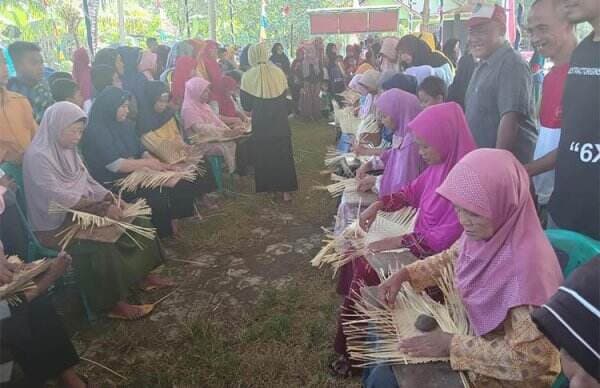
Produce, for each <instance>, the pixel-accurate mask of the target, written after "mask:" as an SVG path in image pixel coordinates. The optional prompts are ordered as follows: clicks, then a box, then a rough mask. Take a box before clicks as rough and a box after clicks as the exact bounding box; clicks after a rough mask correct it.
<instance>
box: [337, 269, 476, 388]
mask: <svg viewBox="0 0 600 388" xmlns="http://www.w3.org/2000/svg"><path fill="white" fill-rule="evenodd" d="M453 274H454V271H453V268H452V265H449V266H447V267H446V268H444V269H443V270H442V271H441V276H440V277H439V278H438V279H437V285H438V287H439V288H440V290H442V292H443V294H444V300H445V303H444V304H441V303H438V302H436V301H434V300H433V299H431V297H430V296H429V295H427V293H426V292H420V293H419V292H417V291H415V290H414V289H413V288H412V287H411V286H410V285H409V284H404V285H403V287H402V289H401V290H400V292H399V293H398V295H397V297H396V303H395V307H394V308H390V307H389V306H386V305H383V304H382V303H380V302H379V301H378V300H377V298H376V297H375V296H374V295H373V293H375V292H377V289H376V288H371V289H366V288H363V290H362V292H361V295H355V297H356V304H355V306H356V311H357V312H356V313H348V314H346V315H345V316H346V317H347V318H349V319H348V320H346V322H344V333H345V334H346V336H347V339H348V352H349V354H350V357H351V358H352V359H354V360H357V361H359V362H361V363H362V364H361V366H368V365H374V364H379V363H387V364H419V363H425V362H432V361H448V360H449V359H448V358H447V357H445V358H422V357H414V356H410V355H408V354H405V353H402V352H401V351H400V350H399V349H398V343H399V341H400V340H401V339H405V338H410V337H414V336H418V335H422V334H423V333H422V332H420V331H419V330H418V329H417V328H416V327H415V322H416V320H417V318H418V316H419V315H423V314H424V315H428V316H430V317H432V318H434V319H435V320H436V322H437V324H438V326H439V328H440V329H441V330H442V331H444V332H446V333H450V334H457V335H472V334H473V332H472V330H471V327H470V324H469V319H468V316H467V313H466V310H465V308H464V305H463V304H462V301H461V299H460V296H459V294H458V291H457V290H456V288H455V287H454V276H453ZM461 379H462V381H463V384H464V385H465V387H469V382H468V379H467V378H466V376H465V375H461Z"/></svg>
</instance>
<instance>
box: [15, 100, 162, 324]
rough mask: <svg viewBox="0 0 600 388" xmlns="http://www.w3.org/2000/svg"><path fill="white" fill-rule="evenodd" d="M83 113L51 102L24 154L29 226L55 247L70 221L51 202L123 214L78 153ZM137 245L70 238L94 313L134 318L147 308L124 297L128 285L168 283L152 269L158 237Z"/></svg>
mask: <svg viewBox="0 0 600 388" xmlns="http://www.w3.org/2000/svg"><path fill="white" fill-rule="evenodd" d="M85 121H86V117H85V113H84V112H83V110H81V109H80V108H79V107H77V106H76V105H74V104H72V103H69V102H59V103H56V104H54V105H53V106H51V107H50V108H49V109H48V110H47V111H46V113H45V114H44V118H43V120H42V123H41V125H40V129H39V131H38V133H37V134H36V136H35V138H34V139H33V142H32V144H31V146H30V147H29V149H28V150H27V152H26V153H25V158H24V163H23V175H24V180H25V194H26V198H27V210H28V214H29V219H30V222H31V225H32V228H33V230H34V231H35V232H36V234H37V236H38V238H39V239H40V241H41V242H42V243H43V244H44V245H46V246H48V247H52V248H55V247H57V246H58V241H57V240H58V239H57V238H56V236H57V234H58V233H60V232H61V231H62V230H63V228H64V227H66V226H68V225H69V222H68V219H67V217H66V214H65V213H62V214H54V213H50V214H49V213H48V209H49V207H50V206H51V204H52V203H56V204H59V205H62V206H65V207H68V208H73V209H78V210H82V211H86V212H89V213H93V214H97V215H101V216H108V217H110V218H113V219H119V218H120V217H121V208H120V207H119V206H118V204H117V203H116V202H115V200H114V197H113V195H112V194H111V193H110V192H109V191H108V190H106V189H105V188H104V187H102V186H101V185H100V184H99V183H97V182H96V181H95V180H94V179H93V178H92V177H91V176H90V174H89V173H88V171H87V169H86V167H85V165H84V164H83V161H82V160H81V158H80V156H79V154H78V152H77V144H78V143H79V139H80V138H81V134H82V132H83V129H84V128H85ZM142 246H143V249H141V250H139V249H137V248H136V246H135V245H133V244H132V243H131V241H130V240H129V238H128V237H126V236H122V237H121V238H120V239H119V240H118V241H117V242H116V243H104V242H100V241H93V240H79V239H77V240H74V241H73V242H72V244H71V246H70V247H69V252H70V253H71V254H72V255H73V257H74V262H73V265H74V268H75V271H76V273H77V277H78V279H79V285H80V287H82V289H83V291H84V294H85V295H86V299H87V302H88V303H89V307H90V308H91V309H92V310H93V311H96V312H103V311H107V310H110V314H109V316H110V317H114V318H119V319H137V318H141V317H143V316H144V315H146V314H147V313H149V312H150V311H149V310H150V308H149V307H148V306H134V305H130V304H128V303H127V302H126V298H127V296H128V295H129V288H130V287H132V286H134V285H139V286H140V287H141V288H142V289H144V290H150V289H156V288H161V287H166V286H169V285H170V283H169V282H167V281H165V280H164V279H161V278H160V277H158V276H155V275H149V273H150V271H151V270H152V269H154V268H155V267H157V266H158V265H160V263H161V261H162V259H161V252H160V250H159V246H158V244H157V242H156V241H143V242H142Z"/></svg>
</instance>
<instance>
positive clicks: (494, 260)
mask: <svg viewBox="0 0 600 388" xmlns="http://www.w3.org/2000/svg"><path fill="white" fill-rule="evenodd" d="M429 109H432V108H429ZM438 193H439V194H440V195H441V196H443V197H444V198H446V199H447V200H448V201H450V202H452V204H453V205H454V208H455V209H456V213H457V214H458V218H459V220H460V223H461V225H462V226H463V227H464V231H465V232H464V234H463V235H462V237H461V238H460V240H459V241H458V242H457V243H456V244H454V246H453V247H452V248H450V249H448V250H446V251H444V252H442V253H440V254H438V255H435V256H431V257H428V258H426V259H424V260H421V261H418V262H415V263H413V264H411V265H408V266H406V267H404V268H403V269H401V270H400V271H399V272H397V273H396V274H395V275H394V276H392V277H391V278H390V279H388V280H387V281H386V282H385V283H383V284H382V285H381V286H379V296H380V298H381V300H382V301H385V302H386V303H387V304H388V305H390V306H393V305H394V304H395V300H396V295H397V294H398V291H399V290H400V288H401V287H402V285H403V283H405V282H409V283H410V284H411V285H412V286H413V288H415V289H416V290H417V291H418V290H422V289H424V288H425V287H428V286H432V285H434V284H435V280H436V279H437V278H438V277H440V276H441V274H442V271H443V270H444V269H445V268H447V265H448V264H450V263H453V264H454V284H455V287H456V289H457V291H458V294H459V296H460V299H461V301H462V303H463V305H464V306H465V309H466V312H467V316H468V318H469V323H470V325H471V328H472V329H473V331H474V334H473V335H453V334H450V333H445V332H443V331H435V332H432V333H428V334H424V335H421V336H417V337H412V338H406V339H403V340H401V341H400V344H399V347H400V349H401V350H402V351H403V352H405V353H407V354H409V355H410V356H414V357H425V358H432V357H449V358H450V366H451V367H452V369H453V370H455V371H463V372H466V373H467V375H468V378H469V380H470V382H471V383H472V386H475V387H482V388H483V387H549V386H551V384H552V382H553V381H554V379H555V377H556V375H557V374H558V372H559V371H560V364H559V354H558V351H557V350H556V349H555V348H554V347H553V345H552V343H551V342H550V341H549V340H548V339H547V338H545V337H544V335H543V334H542V333H541V332H540V331H539V330H538V329H537V327H536V326H535V324H534V323H533V321H532V319H531V316H530V312H531V311H532V310H533V308H534V307H539V306H541V305H542V304H544V303H545V302H546V301H547V300H548V299H549V298H550V296H552V294H553V293H554V292H555V291H556V289H557V288H558V287H559V286H560V285H561V283H562V274H561V271H560V267H559V265H558V259H557V258H556V254H555V253H554V250H553V249H552V247H551V246H550V243H549V242H548V240H547V239H546V237H545V236H544V232H543V230H542V227H541V226H540V223H539V220H538V218H537V215H536V211H535V206H534V204H533V201H532V198H531V193H530V191H529V177H528V175H527V172H526V171H525V169H524V168H523V166H522V165H521V164H520V163H519V162H518V161H517V159H515V157H514V156H513V155H512V154H511V153H510V152H507V151H504V150H492V149H480V150H476V151H473V152H471V153H470V154H468V155H467V156H465V157H464V158H463V159H462V160H461V161H460V162H459V163H458V164H457V165H456V166H455V167H454V168H453V169H452V171H451V172H450V174H449V175H448V177H447V178H446V180H445V182H444V183H443V184H442V186H441V187H440V188H439V189H438ZM365 386H366V387H368V388H370V387H377V388H386V387H397V386H398V384H397V383H396V379H395V378H394V375H393V372H392V370H391V368H390V367H389V366H385V367H384V366H381V367H377V368H375V369H374V370H373V372H372V373H371V374H370V375H369V376H368V377H367V378H366V381H365Z"/></svg>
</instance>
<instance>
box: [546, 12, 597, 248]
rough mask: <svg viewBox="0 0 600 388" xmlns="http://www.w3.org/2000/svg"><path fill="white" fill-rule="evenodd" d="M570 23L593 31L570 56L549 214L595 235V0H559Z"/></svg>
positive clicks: (561, 223)
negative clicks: (582, 24) (588, 24)
mask: <svg viewBox="0 0 600 388" xmlns="http://www.w3.org/2000/svg"><path fill="white" fill-rule="evenodd" d="M563 4H564V6H565V9H566V13H567V18H568V19H569V20H570V21H571V22H572V23H582V22H588V23H590V24H591V25H592V27H593V28H594V31H593V32H592V33H591V34H590V35H589V36H587V37H586V38H585V39H584V40H583V41H581V43H580V44H579V45H578V46H577V48H576V49H575V51H574V52H573V55H572V57H571V64H570V66H569V73H568V75H567V81H566V84H565V91H564V94H563V132H562V133H561V138H560V144H559V146H558V156H557V161H556V178H555V186H554V193H553V195H552V198H551V200H550V205H549V206H550V207H549V209H550V215H551V217H552V219H553V221H554V222H555V223H556V224H557V225H558V227H560V228H563V229H569V230H573V231H576V232H579V233H583V234H585V235H588V236H590V237H591V238H594V239H596V240H600V1H598V0H563Z"/></svg>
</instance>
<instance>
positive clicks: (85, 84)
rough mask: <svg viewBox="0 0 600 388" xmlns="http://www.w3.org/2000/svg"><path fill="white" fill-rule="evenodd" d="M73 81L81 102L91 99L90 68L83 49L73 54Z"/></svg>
mask: <svg viewBox="0 0 600 388" xmlns="http://www.w3.org/2000/svg"><path fill="white" fill-rule="evenodd" d="M72 74H73V80H75V82H77V85H78V86H79V90H80V91H81V96H82V97H83V100H84V101H85V100H89V99H90V98H91V97H92V68H91V67H90V56H89V55H88V53H87V51H86V49H85V48H83V47H80V48H78V49H77V50H75V52H74V53H73V72H72Z"/></svg>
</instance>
